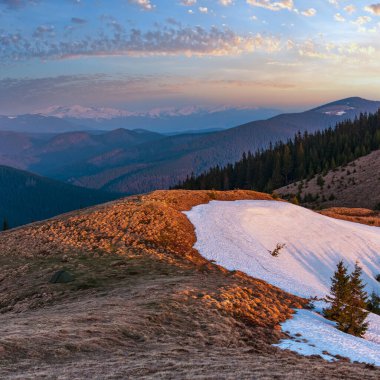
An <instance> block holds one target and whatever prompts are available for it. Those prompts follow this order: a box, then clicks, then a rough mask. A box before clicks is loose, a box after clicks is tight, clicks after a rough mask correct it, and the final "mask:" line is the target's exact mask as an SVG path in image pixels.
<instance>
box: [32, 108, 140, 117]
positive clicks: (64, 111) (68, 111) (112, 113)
mask: <svg viewBox="0 0 380 380" xmlns="http://www.w3.org/2000/svg"><path fill="white" fill-rule="evenodd" d="M34 113H35V114H39V115H43V116H54V117H58V118H61V119H62V118H74V119H113V118H115V117H128V116H136V113H134V112H129V111H125V110H119V109H116V108H108V107H84V106H80V105H73V106H51V107H48V108H45V109H43V110H37V111H35V112H34Z"/></svg>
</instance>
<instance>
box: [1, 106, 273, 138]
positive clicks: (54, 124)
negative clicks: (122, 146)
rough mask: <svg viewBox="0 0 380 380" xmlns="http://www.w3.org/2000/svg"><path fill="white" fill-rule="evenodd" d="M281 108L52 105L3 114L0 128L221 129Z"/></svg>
mask: <svg viewBox="0 0 380 380" xmlns="http://www.w3.org/2000/svg"><path fill="white" fill-rule="evenodd" d="M279 113H280V111H279V110H275V109H265V108H231V107H219V108H201V107H186V108H179V109H174V108H166V109H165V108H164V109H153V110H151V111H149V112H129V111H124V110H119V109H115V108H105V107H103V108H96V107H83V106H80V105H76V106H72V107H62V106H52V107H49V108H46V109H43V110H37V111H36V112H34V113H32V114H27V115H18V116H0V130H2V131H5V130H7V131H13V132H29V133H63V132H72V131H83V130H106V131H110V130H113V129H118V128H124V129H131V130H133V129H146V130H149V131H152V132H158V133H167V134H173V133H181V132H182V133H183V132H184V131H197V132H202V131H203V130H205V131H209V130H220V129H226V128H231V127H234V126H235V125H238V124H242V123H245V122H247V121H251V120H259V119H266V118H268V117H272V116H274V115H277V114H279Z"/></svg>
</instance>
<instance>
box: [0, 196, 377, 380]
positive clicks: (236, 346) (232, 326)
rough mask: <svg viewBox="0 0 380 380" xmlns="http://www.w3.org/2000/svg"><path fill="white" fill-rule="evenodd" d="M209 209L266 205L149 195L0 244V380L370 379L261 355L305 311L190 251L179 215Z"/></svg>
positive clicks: (298, 302)
mask: <svg viewBox="0 0 380 380" xmlns="http://www.w3.org/2000/svg"><path fill="white" fill-rule="evenodd" d="M214 199H219V200H236V199H271V197H270V196H269V195H266V194H260V193H255V192H251V191H231V192H216V191H194V192H191V191H157V192H154V193H151V194H148V195H143V196H136V197H129V198H125V199H122V200H118V201H115V202H110V203H108V204H104V205H101V206H96V207H93V208H90V209H86V210H81V211H77V212H72V213H69V214H66V215H62V216H59V217H57V218H54V219H51V220H48V221H44V222H39V223H34V224H31V225H29V226H25V227H22V228H18V229H14V230H11V231H6V232H3V233H0V265H1V272H0V378H2V379H7V378H9V379H45V378H46V379H84V378H88V379H125V378H139V379H140V378H144V379H153V378H162V379H163V378H164V379H173V378H175V379H197V378H199V379H236V378H239V379H316V378H318V379H378V378H379V377H380V369H379V368H377V367H374V366H371V365H364V364H355V363H349V362H348V361H347V360H344V359H341V360H339V361H338V362H335V363H328V362H326V361H324V360H323V359H321V358H320V357H302V356H299V355H297V354H295V353H292V352H289V351H284V350H280V349H277V348H275V347H273V346H272V344H273V343H275V342H277V341H278V340H279V339H281V338H282V337H284V336H285V334H284V333H283V332H281V329H280V327H279V324H280V323H281V322H282V321H284V320H286V319H287V318H290V317H291V315H292V313H293V308H301V307H305V306H306V305H307V301H306V300H304V299H301V298H298V297H296V296H293V295H290V294H288V293H286V292H284V291H282V290H280V289H278V288H276V287H274V286H271V285H269V284H267V283H265V282H264V281H261V280H256V279H252V278H250V277H248V276H246V275H245V274H243V273H241V272H236V271H227V270H225V269H223V268H221V267H219V266H217V265H215V264H214V263H212V262H208V261H207V260H205V259H203V258H202V257H201V256H200V255H199V253H198V252H197V251H196V250H194V249H193V248H192V247H193V244H194V242H195V234H194V228H193V226H192V225H191V223H190V222H189V221H188V219H187V218H186V217H185V215H184V214H183V213H182V211H183V210H188V209H190V208H191V207H193V206H195V205H197V204H201V203H206V202H209V201H210V200H214ZM210 238H212V237H210ZM61 269H64V270H67V271H69V272H70V273H72V274H73V276H74V281H72V282H69V283H67V284H51V283H49V279H50V278H51V276H52V275H53V274H54V272H55V271H57V270H61Z"/></svg>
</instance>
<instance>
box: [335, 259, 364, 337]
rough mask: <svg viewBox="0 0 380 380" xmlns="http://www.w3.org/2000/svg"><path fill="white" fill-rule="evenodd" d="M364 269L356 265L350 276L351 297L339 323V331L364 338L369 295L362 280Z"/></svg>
mask: <svg viewBox="0 0 380 380" xmlns="http://www.w3.org/2000/svg"><path fill="white" fill-rule="evenodd" d="M361 275H362V268H361V267H360V266H359V264H358V263H357V262H356V263H355V269H354V271H353V272H352V273H351V275H350V284H349V290H350V297H349V299H348V302H347V304H346V306H345V307H344V311H343V315H342V318H341V321H340V322H338V324H339V326H338V327H339V329H340V330H342V331H344V332H347V333H349V334H352V335H355V336H360V337H361V336H363V335H364V333H365V332H366V330H367V328H368V323H367V322H365V320H366V318H367V315H368V313H369V312H368V311H367V310H366V309H367V300H368V295H367V293H366V292H365V290H364V287H365V284H363V281H362V279H361Z"/></svg>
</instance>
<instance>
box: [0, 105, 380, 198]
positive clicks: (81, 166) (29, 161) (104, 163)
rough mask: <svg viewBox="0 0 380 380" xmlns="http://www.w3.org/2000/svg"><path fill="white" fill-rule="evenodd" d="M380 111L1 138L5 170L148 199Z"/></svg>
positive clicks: (338, 110)
mask: <svg viewBox="0 0 380 380" xmlns="http://www.w3.org/2000/svg"><path fill="white" fill-rule="evenodd" d="M378 108H380V102H376V101H369V100H365V99H361V98H348V99H343V100H340V101H336V102H333V103H329V104H326V105H323V106H321V107H318V108H314V109H312V110H309V111H305V112H301V113H293V114H282V115H278V116H275V117H273V118H270V119H268V120H262V121H253V122H250V123H247V124H243V125H240V126H238V127H235V128H231V129H228V130H223V131H217V132H212V133H202V134H197V133H187V134H179V135H173V136H164V135H162V134H158V133H152V132H148V131H144V130H135V131H130V130H125V129H117V130H114V131H111V132H104V131H96V132H95V131H87V132H70V133H64V134H58V135H54V136H51V135H46V134H25V133H15V132H1V133H0V163H2V164H5V165H10V166H15V167H18V168H23V169H26V170H30V171H33V172H36V173H39V174H41V175H44V176H48V177H51V178H55V179H58V180H62V181H66V182H70V183H72V184H76V185H80V186H85V187H90V188H96V189H102V190H105V191H110V192H117V193H129V194H132V193H141V192H146V191H150V190H153V189H160V188H168V187H169V186H172V185H175V184H177V183H178V182H179V181H180V180H183V179H184V178H186V176H187V175H189V174H191V173H192V172H193V173H195V174H199V173H201V172H203V171H205V170H207V169H208V168H210V167H212V166H215V165H225V164H227V163H230V162H234V161H237V160H238V159H240V158H241V155H242V154H243V152H247V151H252V152H253V151H256V150H258V149H265V148H267V147H268V146H269V144H270V142H276V141H279V140H287V139H289V138H292V137H293V136H294V135H295V134H296V133H297V132H298V131H301V132H305V131H308V132H313V131H316V130H319V129H324V128H328V127H330V126H335V125H336V123H337V122H340V121H343V120H346V119H352V118H354V117H355V116H357V115H359V114H360V113H362V112H367V113H368V112H371V113H372V112H375V111H377V109H378ZM196 127H197V128H199V127H200V125H197V126H196Z"/></svg>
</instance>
